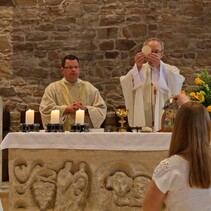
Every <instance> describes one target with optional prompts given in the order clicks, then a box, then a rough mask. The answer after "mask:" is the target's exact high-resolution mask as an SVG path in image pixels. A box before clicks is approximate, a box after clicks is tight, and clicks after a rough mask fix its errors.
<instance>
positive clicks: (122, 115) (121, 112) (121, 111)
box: [115, 108, 128, 132]
mask: <svg viewBox="0 0 211 211" xmlns="http://www.w3.org/2000/svg"><path fill="white" fill-rule="evenodd" d="M115 112H116V115H117V116H118V117H120V120H119V123H120V125H121V126H120V128H119V132H127V130H126V129H125V127H124V124H125V122H126V121H125V119H124V118H125V117H126V116H127V114H128V110H127V109H125V108H117V109H115Z"/></svg>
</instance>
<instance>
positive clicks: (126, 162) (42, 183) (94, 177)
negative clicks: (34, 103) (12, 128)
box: [2, 133, 170, 211]
mask: <svg viewBox="0 0 211 211" xmlns="http://www.w3.org/2000/svg"><path fill="white" fill-rule="evenodd" d="M8 136H10V137H9V138H8V137H6V138H5V140H4V141H3V145H2V147H3V148H4V147H6V145H4V143H5V144H6V142H9V145H10V146H8V148H9V180H10V182H9V183H10V191H9V201H10V203H9V204H10V205H9V206H10V210H12V211H15V210H30V211H38V210H43V211H44V210H46V211H47V210H48V211H51V210H52V211H53V210H55V211H75V210H77V211H118V210H121V211H136V210H140V209H141V203H142V200H143V196H144V193H145V191H146V189H147V187H148V184H149V182H150V177H151V175H152V171H153V169H154V167H155V166H156V165H157V164H158V162H159V161H160V160H162V159H163V158H165V157H166V156H167V150H166V149H167V148H168V145H169V140H170V134H167V135H164V136H162V134H160V138H157V139H158V140H156V139H155V140H154V142H155V143H156V141H157V142H160V140H163V143H165V142H166V144H165V146H162V147H161V148H160V149H159V151H155V150H151V151H150V150H141V149H139V148H141V147H140V146H137V150H134V149H133V147H134V146H135V144H137V143H136V142H137V141H139V142H140V145H141V142H145V141H144V137H145V138H146V137H147V135H144V136H143V135H142V134H140V133H139V134H136V135H135V134H130V133H129V134H127V133H125V135H123V134H110V135H107V134H105V133H104V134H101V136H100V134H92V135H91V134H81V139H79V137H80V134H78V135H76V134H74V135H72V134H71V133H69V135H67V134H60V135H59V134H56V135H54V136H57V138H58V137H60V139H57V143H58V145H57V146H55V145H54V146H53V147H49V148H47V146H46V147H44V146H45V145H46V143H45V141H47V142H48V139H49V140H51V141H52V139H51V138H53V137H54V136H53V134H47V135H45V136H46V137H48V136H50V138H49V137H48V139H46V140H45V139H43V140H42V141H41V142H42V143H43V145H42V144H41V145H40V149H38V148H36V143H35V145H34V148H33V147H32V146H30V145H29V143H26V144H25V148H23V146H21V145H22V144H20V146H18V144H17V142H18V140H19V139H20V140H24V141H23V143H24V142H25V141H26V139H27V138H29V137H31V140H34V141H35V140H36V139H39V140H41V139H40V138H41V137H42V136H40V135H37V137H36V134H35V133H34V134H20V136H19V137H18V134H11V133H10V134H9V135H8ZM27 136H28V137H27ZM45 136H44V137H45ZM156 136H157V137H158V136H159V135H158V134H157V135H154V136H151V138H153V137H154V138H156ZM21 137H22V138H21ZM44 137H43V138H44ZM100 137H101V138H100ZM14 138H15V141H14ZM67 138H68V139H67ZM71 138H72V139H71ZM94 138H95V139H96V140H95V141H92V140H93V139H94ZM108 138H109V139H108ZM7 139H8V140H7ZM64 139H65V140H66V141H67V142H68V140H70V141H69V142H72V140H75V141H78V142H77V143H78V145H77V144H76V146H75V149H71V148H73V146H72V147H71V148H65V146H64V148H62V142H63V141H65V140H64ZM117 139H119V140H120V141H119V144H118V143H117V142H118V140H117ZM121 139H122V141H121ZM129 139H130V140H129ZM146 139H149V138H146ZM80 140H81V142H83V140H84V141H87V145H90V147H88V148H90V149H83V148H86V146H85V145H84V146H83V143H80ZM142 140H143V141H142ZM60 141H61V142H60ZM104 141H105V142H104ZM113 141H114V143H115V141H116V143H117V146H118V147H116V149H115V150H112V148H115V147H111V146H110V143H111V142H113ZM146 141H147V140H146ZM19 142H21V141H19ZM28 142H31V141H30V140H28ZM38 142H39V141H38ZM99 142H100V143H99ZM107 142H108V143H107ZM126 142H128V146H126V148H128V150H127V149H126V148H124V147H123V145H125V144H126ZM132 142H135V143H132ZM55 143H56V142H55ZM94 143H95V144H96V145H95V144H94ZM151 143H152V142H151ZM49 144H50V143H49ZM133 144H134V146H133ZM142 144H143V143H142ZM32 145H33V143H32ZM121 145H122V146H121ZM155 145H156V144H155ZM29 146H30V147H29ZM91 148H93V149H91ZM102 148H104V150H102ZM152 148H153V147H152Z"/></svg>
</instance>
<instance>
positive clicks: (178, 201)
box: [152, 155, 211, 211]
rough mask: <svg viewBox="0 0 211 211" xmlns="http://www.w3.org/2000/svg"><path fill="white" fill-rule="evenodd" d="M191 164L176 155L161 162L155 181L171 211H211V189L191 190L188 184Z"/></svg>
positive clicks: (155, 173)
mask: <svg viewBox="0 0 211 211" xmlns="http://www.w3.org/2000/svg"><path fill="white" fill-rule="evenodd" d="M188 171H189V162H188V161H187V160H185V159H184V158H182V157H181V156H178V155H174V156H172V157H170V158H167V159H165V160H163V161H161V162H160V164H159V165H158V166H157V167H156V168H155V170H154V173H153V178H152V179H153V180H154V181H155V184H156V185H157V187H158V188H159V190H160V191H161V192H163V193H167V195H166V197H165V200H164V202H165V204H166V207H167V210H169V211H211V187H210V188H208V189H201V188H191V187H190V186H189V183H188Z"/></svg>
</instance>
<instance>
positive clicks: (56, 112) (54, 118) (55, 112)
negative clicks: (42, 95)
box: [51, 110, 60, 124]
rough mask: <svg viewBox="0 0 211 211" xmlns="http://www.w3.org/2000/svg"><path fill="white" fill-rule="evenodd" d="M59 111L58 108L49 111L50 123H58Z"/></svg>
mask: <svg viewBox="0 0 211 211" xmlns="http://www.w3.org/2000/svg"><path fill="white" fill-rule="evenodd" d="M59 119H60V112H59V110H52V111H51V124H59Z"/></svg>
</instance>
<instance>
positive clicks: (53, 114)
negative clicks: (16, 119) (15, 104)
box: [25, 109, 85, 125]
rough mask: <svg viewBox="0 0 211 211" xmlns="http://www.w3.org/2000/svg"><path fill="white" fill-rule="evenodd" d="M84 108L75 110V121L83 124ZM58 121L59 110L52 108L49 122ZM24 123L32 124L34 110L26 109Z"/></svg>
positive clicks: (56, 122)
mask: <svg viewBox="0 0 211 211" xmlns="http://www.w3.org/2000/svg"><path fill="white" fill-rule="evenodd" d="M84 115H85V113H84V110H81V109H79V110H77V111H76V117H75V123H76V124H80V125H84ZM59 122H60V111H59V110H52V111H51V119H50V123H51V124H59ZM25 123H26V124H34V110H31V109H29V110H27V111H26V117H25Z"/></svg>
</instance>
